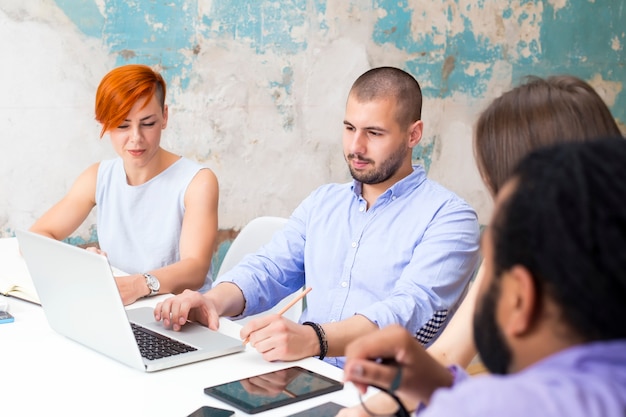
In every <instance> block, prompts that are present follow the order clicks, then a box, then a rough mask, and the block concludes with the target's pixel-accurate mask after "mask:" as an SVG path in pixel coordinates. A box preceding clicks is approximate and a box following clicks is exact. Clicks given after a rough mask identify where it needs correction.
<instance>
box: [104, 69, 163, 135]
mask: <svg viewBox="0 0 626 417" xmlns="http://www.w3.org/2000/svg"><path fill="white" fill-rule="evenodd" d="M155 94H156V97H157V101H158V102H159V103H160V104H161V109H163V108H164V106H165V81H163V77H161V74H159V73H158V72H155V71H153V70H152V69H151V68H150V67H148V66H147V65H139V64H131V65H124V66H122V67H118V68H115V69H113V70H111V71H110V72H109V73H108V74H107V75H105V76H104V78H102V81H100V85H99V86H98V91H97V92H96V120H97V121H98V122H100V123H101V124H102V131H101V132H100V137H102V136H103V135H104V134H105V133H106V132H107V131H109V130H111V129H112V128H114V127H117V126H119V125H120V124H122V122H123V121H124V119H125V118H126V116H127V115H128V113H130V110H131V109H132V108H133V106H134V105H135V103H136V102H137V101H138V100H139V99H141V98H144V97H145V98H146V99H147V100H146V104H148V102H149V101H150V100H151V99H152V96H154V95H155Z"/></svg>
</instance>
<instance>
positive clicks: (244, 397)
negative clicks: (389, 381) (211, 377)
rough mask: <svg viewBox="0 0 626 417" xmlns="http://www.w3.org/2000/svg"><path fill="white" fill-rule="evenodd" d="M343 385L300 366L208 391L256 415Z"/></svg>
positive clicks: (337, 388) (331, 390) (212, 388)
mask: <svg viewBox="0 0 626 417" xmlns="http://www.w3.org/2000/svg"><path fill="white" fill-rule="evenodd" d="M342 388H343V384H342V383H341V382H339V381H335V380H334V379H330V378H328V377H325V376H323V375H320V374H317V373H315V372H313V371H309V370H308V369H304V368H301V367H298V366H296V367H291V368H287V369H282V370H280V371H275V372H269V373H266V374H262V375H257V376H254V377H250V378H246V379H242V380H239V381H233V382H228V383H226V384H222V385H217V386H214V387H208V388H205V389H204V393H205V394H207V395H210V396H212V397H215V398H217V399H219V400H221V401H224V402H225V403H227V404H230V405H232V406H234V407H237V408H239V409H240V410H242V411H245V412H246V413H248V414H254V413H259V412H261V411H266V410H271V409H273V408H276V407H280V406H283V405H287V404H292V403H294V402H297V401H302V400H305V399H307V398H312V397H316V396H318V395H322V394H326V393H329V392H333V391H339V390H341V389H342Z"/></svg>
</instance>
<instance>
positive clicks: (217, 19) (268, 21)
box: [203, 0, 309, 55]
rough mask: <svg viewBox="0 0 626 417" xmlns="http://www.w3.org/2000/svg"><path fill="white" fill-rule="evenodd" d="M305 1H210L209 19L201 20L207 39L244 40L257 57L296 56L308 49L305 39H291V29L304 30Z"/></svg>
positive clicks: (307, 18)
mask: <svg viewBox="0 0 626 417" xmlns="http://www.w3.org/2000/svg"><path fill="white" fill-rule="evenodd" d="M307 3H308V2H307V0H291V1H288V2H277V1H259V0H232V1H218V2H213V4H212V7H211V11H210V13H209V15H208V16H204V17H203V23H204V25H205V27H206V29H205V31H204V33H205V35H206V36H207V37H208V38H213V39H222V38H224V37H226V35H228V38H230V39H235V40H242V41H246V42H248V43H249V44H250V46H251V47H252V48H254V49H255V51H256V53H257V54H264V53H265V52H266V51H268V50H271V51H273V52H275V53H286V54H291V55H293V54H296V53H298V52H302V51H304V50H305V49H306V48H307V42H306V40H304V39H294V38H293V37H292V35H291V33H292V29H293V28H294V27H303V26H305V25H306V24H307V22H308V20H309V16H308V9H307Z"/></svg>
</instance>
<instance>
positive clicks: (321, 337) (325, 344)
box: [302, 321, 328, 360]
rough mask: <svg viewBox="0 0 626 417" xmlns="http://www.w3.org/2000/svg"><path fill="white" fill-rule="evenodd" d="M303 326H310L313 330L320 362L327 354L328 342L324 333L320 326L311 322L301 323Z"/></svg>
mask: <svg viewBox="0 0 626 417" xmlns="http://www.w3.org/2000/svg"><path fill="white" fill-rule="evenodd" d="M302 324H303V325H305V326H311V327H312V328H313V330H315V334H317V340H318V341H319V342H320V356H319V358H320V360H322V359H324V358H325V357H326V354H327V353H328V341H327V340H326V333H325V332H324V329H323V328H322V326H320V325H319V324H317V323H313V322H312V321H305V322H304V323H302Z"/></svg>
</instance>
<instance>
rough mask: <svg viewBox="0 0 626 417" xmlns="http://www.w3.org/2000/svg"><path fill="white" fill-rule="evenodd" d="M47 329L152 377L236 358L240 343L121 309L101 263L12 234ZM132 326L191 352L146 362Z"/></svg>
mask: <svg viewBox="0 0 626 417" xmlns="http://www.w3.org/2000/svg"><path fill="white" fill-rule="evenodd" d="M16 236H17V239H18V242H19V245H20V250H21V251H22V255H23V256H24V259H25V261H26V265H27V266H28V270H29V272H30V275H31V277H32V280H33V283H34V285H35V289H36V290H37V294H38V295H39V298H40V300H41V305H42V307H43V310H44V313H45V315H46V318H47V320H48V323H49V324H50V327H51V328H52V329H54V330H55V331H56V332H58V333H60V334H62V335H63V336H65V337H67V338H69V339H72V340H74V341H76V342H78V343H80V344H82V345H84V346H87V347H89V348H91V349H93V350H95V351H97V352H100V353H102V354H104V355H106V356H109V357H110V358H113V359H115V360H118V361H120V362H122V363H124V364H126V365H128V366H131V367H133V368H136V369H139V370H143V371H147V372H152V371H158V370H161V369H167V368H172V367H174V366H179V365H184V364H188V363H192V362H197V361H201V360H205V359H209V358H214V357H217V356H223V355H228V354H231V353H235V352H240V351H242V350H243V349H244V346H243V344H242V341H241V340H238V339H236V338H233V337H230V336H227V335H225V334H222V333H219V332H215V331H212V330H210V329H208V328H206V327H204V326H201V325H199V324H195V323H188V324H187V325H185V326H184V327H183V330H181V331H180V332H174V331H172V330H168V329H166V328H165V327H164V326H163V325H162V323H160V322H157V321H155V320H154V316H153V314H152V311H153V309H152V308H150V307H141V308H134V309H133V308H129V309H128V310H127V309H125V308H124V305H123V303H122V299H121V297H120V294H119V291H118V289H117V285H116V284H115V279H114V278H113V272H112V270H111V266H110V265H109V262H108V260H107V259H106V257H104V256H102V255H98V254H96V253H93V252H89V251H86V250H84V249H81V248H78V247H76V246H72V245H69V244H67V243H64V242H60V241H57V240H54V239H50V238H47V237H45V236H41V235H38V234H35V233H32V232H28V231H21V230H17V231H16ZM131 322H133V323H136V324H139V325H140V326H143V327H145V328H147V329H149V330H152V331H154V332H157V333H160V334H163V335H165V336H167V337H170V338H172V339H175V340H178V341H180V342H182V343H185V344H187V345H191V346H192V347H193V348H195V349H196V350H194V351H192V352H185V353H181V354H177V355H174V356H168V357H165V358H160V359H154V360H149V359H146V358H143V357H142V356H141V354H140V351H139V347H138V345H137V341H136V339H135V336H134V334H133V330H132V329H131V324H130V323H131Z"/></svg>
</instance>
